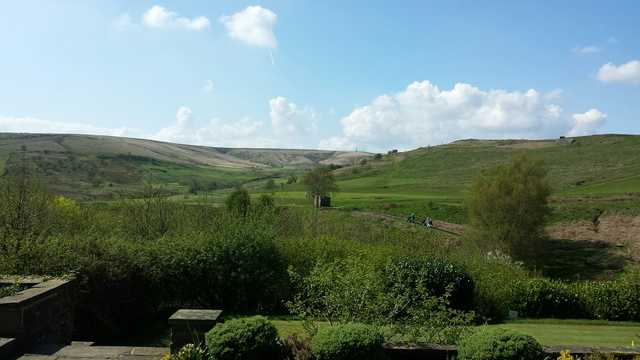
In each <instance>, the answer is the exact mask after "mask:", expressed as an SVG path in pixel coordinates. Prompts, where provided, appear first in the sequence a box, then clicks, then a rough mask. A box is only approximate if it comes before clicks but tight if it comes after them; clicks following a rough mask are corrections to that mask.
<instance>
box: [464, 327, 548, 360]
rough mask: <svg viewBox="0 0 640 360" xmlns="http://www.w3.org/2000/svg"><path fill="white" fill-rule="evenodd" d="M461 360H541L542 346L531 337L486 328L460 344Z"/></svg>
mask: <svg viewBox="0 0 640 360" xmlns="http://www.w3.org/2000/svg"><path fill="white" fill-rule="evenodd" d="M458 358H459V359H460V360H539V359H541V358H542V346H541V345H540V344H539V343H538V342H537V341H536V339H534V338H533V337H531V336H529V335H524V334H520V333H517V332H514V331H510V330H505V329H500V328H489V327H485V328H482V329H480V330H478V331H477V332H475V333H474V334H472V335H470V336H468V337H466V338H464V339H462V341H460V343H459V344H458Z"/></svg>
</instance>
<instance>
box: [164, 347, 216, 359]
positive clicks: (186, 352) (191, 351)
mask: <svg viewBox="0 0 640 360" xmlns="http://www.w3.org/2000/svg"><path fill="white" fill-rule="evenodd" d="M163 360H209V354H207V350H205V349H203V348H201V347H200V346H196V345H193V344H187V345H185V346H184V347H183V348H182V349H180V351H178V352H177V353H175V354H173V355H168V356H165V357H164V358H163Z"/></svg>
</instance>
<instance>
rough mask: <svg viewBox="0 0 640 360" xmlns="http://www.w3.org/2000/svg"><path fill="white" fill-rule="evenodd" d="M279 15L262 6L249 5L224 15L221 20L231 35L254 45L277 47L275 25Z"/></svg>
mask: <svg viewBox="0 0 640 360" xmlns="http://www.w3.org/2000/svg"><path fill="white" fill-rule="evenodd" d="M277 20H278V16H277V15H276V14H275V13H274V12H273V11H271V10H269V9H265V8H263V7H261V6H258V5H254V6H249V7H247V8H246V9H244V10H242V11H240V12H237V13H235V14H233V15H230V16H226V15H225V16H222V17H221V18H220V22H221V23H222V24H223V25H224V26H225V27H226V28H227V31H228V33H229V36H230V37H231V38H233V39H236V40H240V41H242V42H244V43H246V44H249V45H252V46H260V47H266V48H271V49H275V48H277V47H278V41H277V40H276V36H275V34H274V33H273V27H274V26H275V24H276V22H277Z"/></svg>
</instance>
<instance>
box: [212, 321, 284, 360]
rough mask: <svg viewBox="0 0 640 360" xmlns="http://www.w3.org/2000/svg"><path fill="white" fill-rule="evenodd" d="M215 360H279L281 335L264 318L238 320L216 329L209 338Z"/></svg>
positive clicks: (218, 326) (225, 323) (219, 325)
mask: <svg viewBox="0 0 640 360" xmlns="http://www.w3.org/2000/svg"><path fill="white" fill-rule="evenodd" d="M206 342H207V347H208V348H209V354H210V355H211V359H212V360H258V359H263V360H272V359H273V360H276V359H278V358H279V357H280V343H279V341H278V331H277V330H276V328H275V326H273V324H271V323H270V322H269V321H268V320H267V319H266V318H265V317H263V316H254V317H250V318H243V319H234V320H229V321H227V322H224V323H222V324H218V325H216V326H215V327H214V328H213V329H211V330H210V331H209V332H208V333H207V335H206Z"/></svg>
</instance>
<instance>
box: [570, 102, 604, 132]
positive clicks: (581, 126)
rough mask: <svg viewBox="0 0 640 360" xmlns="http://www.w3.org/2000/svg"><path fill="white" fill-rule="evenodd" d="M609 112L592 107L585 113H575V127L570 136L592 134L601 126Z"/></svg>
mask: <svg viewBox="0 0 640 360" xmlns="http://www.w3.org/2000/svg"><path fill="white" fill-rule="evenodd" d="M606 118H607V114H605V113H603V112H601V111H600V110H598V109H591V110H589V111H587V112H585V113H583V114H573V127H572V128H571V130H570V131H569V134H568V135H569V136H580V135H592V134H594V133H595V132H596V131H597V130H598V128H600V127H601V126H602V125H603V124H604V122H605V119H606Z"/></svg>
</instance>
